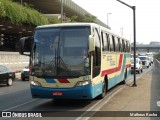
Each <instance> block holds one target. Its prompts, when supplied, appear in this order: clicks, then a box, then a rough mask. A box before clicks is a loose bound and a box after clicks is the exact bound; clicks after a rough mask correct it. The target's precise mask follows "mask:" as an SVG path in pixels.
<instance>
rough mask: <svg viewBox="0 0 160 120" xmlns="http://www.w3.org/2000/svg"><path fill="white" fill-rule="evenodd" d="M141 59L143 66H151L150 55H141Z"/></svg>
mask: <svg viewBox="0 0 160 120" xmlns="http://www.w3.org/2000/svg"><path fill="white" fill-rule="evenodd" d="M139 59H140V60H141V61H142V66H143V67H147V68H149V66H150V60H149V57H148V56H139Z"/></svg>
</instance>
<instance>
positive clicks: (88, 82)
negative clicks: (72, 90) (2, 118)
mask: <svg viewBox="0 0 160 120" xmlns="http://www.w3.org/2000/svg"><path fill="white" fill-rule="evenodd" d="M89 84H91V81H90V80H86V81H79V82H77V84H76V86H85V85H89Z"/></svg>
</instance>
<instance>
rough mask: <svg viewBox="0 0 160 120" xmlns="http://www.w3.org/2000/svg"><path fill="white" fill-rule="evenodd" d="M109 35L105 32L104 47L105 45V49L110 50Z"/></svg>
mask: <svg viewBox="0 0 160 120" xmlns="http://www.w3.org/2000/svg"><path fill="white" fill-rule="evenodd" d="M109 36H110V35H109V34H107V33H106V38H107V40H106V41H107V42H106V47H107V51H110V37H109Z"/></svg>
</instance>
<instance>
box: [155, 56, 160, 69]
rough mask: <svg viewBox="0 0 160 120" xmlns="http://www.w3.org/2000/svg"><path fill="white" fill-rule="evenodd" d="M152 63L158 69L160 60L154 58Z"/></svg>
mask: <svg viewBox="0 0 160 120" xmlns="http://www.w3.org/2000/svg"><path fill="white" fill-rule="evenodd" d="M154 64H155V67H157V68H158V70H159V71H160V61H159V60H158V59H156V58H155V59H154Z"/></svg>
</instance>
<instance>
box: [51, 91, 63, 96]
mask: <svg viewBox="0 0 160 120" xmlns="http://www.w3.org/2000/svg"><path fill="white" fill-rule="evenodd" d="M53 96H63V93H62V92H53Z"/></svg>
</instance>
